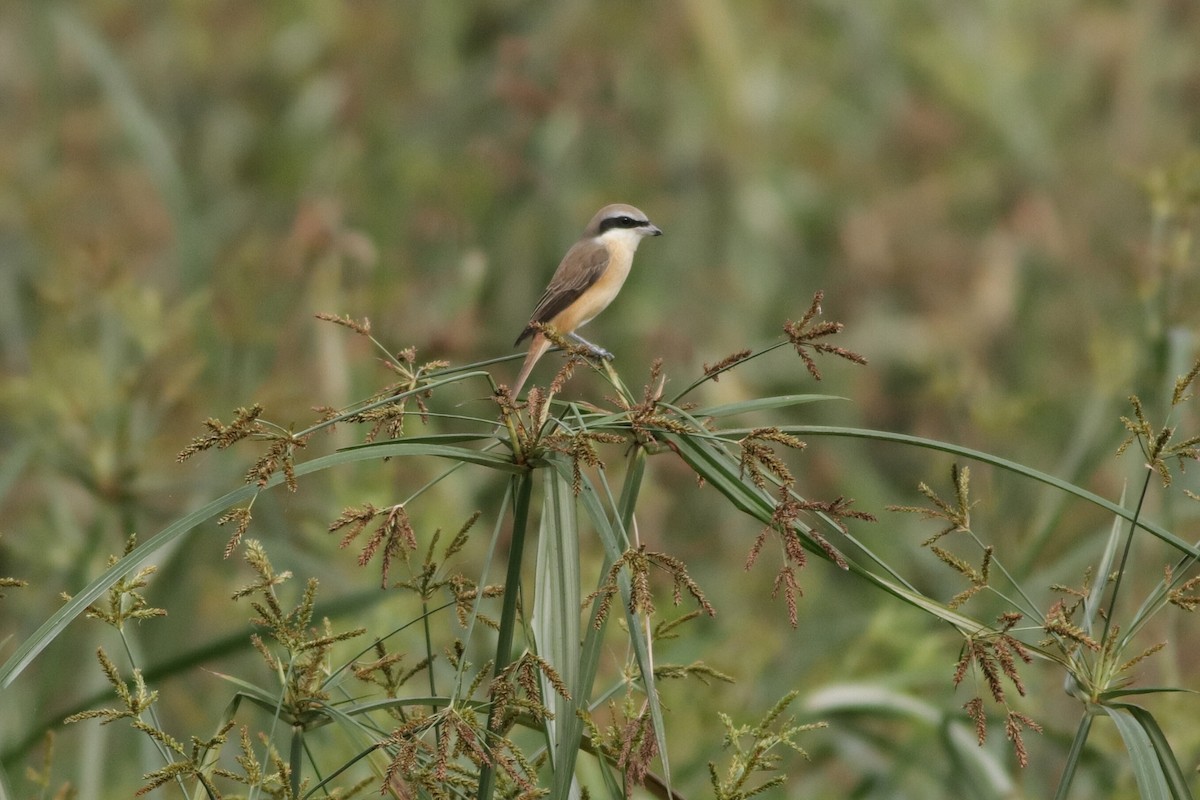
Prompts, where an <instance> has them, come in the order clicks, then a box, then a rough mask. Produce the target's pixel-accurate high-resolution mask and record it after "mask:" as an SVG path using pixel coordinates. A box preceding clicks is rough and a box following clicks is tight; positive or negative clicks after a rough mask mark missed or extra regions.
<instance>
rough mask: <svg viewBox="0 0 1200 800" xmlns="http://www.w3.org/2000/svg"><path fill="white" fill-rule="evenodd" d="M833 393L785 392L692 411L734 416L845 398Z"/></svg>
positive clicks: (697, 413)
mask: <svg viewBox="0 0 1200 800" xmlns="http://www.w3.org/2000/svg"><path fill="white" fill-rule="evenodd" d="M845 399H846V398H844V397H838V396H837V395H832V394H784V395H779V396H777V397H760V398H758V399H757V400H745V401H743V402H740V403H727V404H725V405H721V406H713V407H712V408H701V409H698V410H696V411H693V412H691V413H692V416H694V417H701V418H703V417H732V416H733V415H735V414H748V413H750V412H752V411H768V410H770V409H773V408H786V407H788V406H799V405H804V404H805V403H817V402H821V401H823V400H845Z"/></svg>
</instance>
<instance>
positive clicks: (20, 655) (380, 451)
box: [0, 442, 525, 688]
mask: <svg viewBox="0 0 1200 800" xmlns="http://www.w3.org/2000/svg"><path fill="white" fill-rule="evenodd" d="M400 456H435V457H438V458H447V459H450V460H453V461H467V462H469V463H472V464H477V465H480V466H485V467H488V468H490V469H495V470H499V471H501V472H509V473H520V472H523V471H524V469H525V468H524V467H520V466H517V465H515V464H513V463H512V461H511V460H510V459H508V458H507V457H505V456H502V455H496V454H492V453H486V452H481V451H479V450H471V449H469V448H465V447H452V446H449V445H439V444H409V443H404V442H385V443H382V444H378V445H366V446H361V447H352V448H347V449H345V450H339V451H338V452H336V453H331V454H330V455H327V456H321V457H320V458H314V459H313V460H311V461H305V462H303V463H301V464H297V465H296V476H297V477H301V476H304V475H307V474H310V473H313V472H320V471H321V470H326V469H330V468H332V467H336V466H339V465H341V464H349V463H352V462H355V461H367V460H371V459H379V458H395V457H400ZM282 482H283V475H282V474H280V473H277V474H275V475H274V476H272V477H271V479H270V480H269V481H267V484H266V486H264V487H262V489H268V488H271V487H273V486H278V485H279V484H280V483H282ZM258 491H260V488H259V487H258V486H242V487H240V488H238V489H234V490H233V491H232V492H228V493H227V494H224V495H222V496H220V497H218V498H217V499H215V500H212V501H211V502H209V503H206V504H205V505H203V506H201V507H200V508H198V509H196V510H195V511H193V512H191V513H190V514H187V515H185V516H183V517H181V518H179V519H177V520H176V521H175V522H172V523H171V524H170V525H168V526H167V527H165V528H163V529H162V530H161V531H159V532H158V533H156V534H155V535H154V536H152V537H150V538H149V539H147V540H146V541H145V542H143V543H142V544H140V545H138V546H137V547H136V548H135V549H134V550H133V551H132V552H131V553H129V555H127V556H125V557H124V558H122V559H121V560H120V561H118V562H117V563H116V564H114V565H113V566H111V567H109V568H108V569H106V570H105V571H104V572H102V573H101V574H100V575H99V576H98V577H97V578H95V579H94V580H92V582H91V583H89V584H88V585H87V586H85V587H84V588H83V589H82V590H80V591H79V592H78V593H76V594H75V595H74V596H73V597H72V598H71V599H70V600H69V601H68V602H67V603H66V604H65V605H64V606H63V607H62V608H60V609H59V610H58V611H56V612H55V613H54V614H52V615H51V616H50V618H49V619H47V620H46V621H45V622H44V623H42V625H41V627H39V628H38V629H37V630H36V631H34V632H33V633H32V634H30V636H29V638H27V639H26V640H25V641H24V642H22V643H21V646H20V647H18V648H17V650H16V652H14V653H13V654H12V655H11V656H10V657H9V659H8V660H7V661H6V662H4V666H3V667H0V688H4V687H7V686H9V685H10V684H11V683H12V682H13V680H15V679H16V677H17V676H18V675H20V674H21V672H22V671H23V670H24V669H25V667H27V666H29V664H30V662H32V661H33V660H34V659H35V658H36V657H37V655H38V654H39V653H41V652H42V650H44V649H46V647H47V646H48V645H49V644H50V642H52V641H54V639H55V638H56V637H57V636H58V635H59V634H60V633H62V631H63V629H64V628H66V626H67V624H68V623H70V621H71V620H73V619H75V617H77V616H79V615H80V614H81V613H83V611H84V610H85V609H86V608H87V607H88V606H89V605H91V604H92V603H93V602H95V601H96V599H97V598H98V597H100V595H102V594H104V592H106V591H107V590H108V587H110V586H112V584H113V583H114V582H116V581H117V580H119V579H121V578H123V577H125V576H126V575H129V574H130V573H132V572H133V571H134V570H136V569H137V568H138V567H140V566H141V565H142V564H143V563H145V562H146V561H147V560H148V559H149V558H150V557H151V556H153V555H154V554H155V553H157V552H158V551H159V550H161V549H162V548H164V547H166V546H167V545H169V544H171V543H172V542H174V541H175V540H176V539H178V538H180V537H181V536H183V535H185V534H187V533H188V532H189V531H191V530H192V529H193V528H195V527H196V526H197V525H199V524H201V523H203V522H207V521H208V520H210V519H212V518H214V517H216V516H218V515H219V514H221V513H222V512H224V511H226V510H228V509H230V508H232V507H233V506H236V505H238V504H239V503H241V502H243V501H245V500H249V499H250V498H251V497H253V496H254V494H255V493H256V492H258Z"/></svg>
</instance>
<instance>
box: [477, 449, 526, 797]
mask: <svg viewBox="0 0 1200 800" xmlns="http://www.w3.org/2000/svg"><path fill="white" fill-rule="evenodd" d="M513 484H514V485H513V498H514V500H513V527H512V543H511V545H510V547H509V551H508V570H507V571H506V573H505V578H504V602H503V605H502V607H501V611H500V630H499V632H498V633H497V634H496V655H495V662H496V665H495V668H494V669H493V670H492V675H494V676H495V675H499V674H500V673H502V672H503V671H504V670H505V669H507V668H508V665H509V664H511V663H512V646H513V637H514V633H515V632H516V629H517V599H518V597H519V596H520V584H521V560H522V557H523V556H524V554H525V542H526V540H527V539H528V538H529V498H530V495H532V494H533V475H532V474H531V473H530V472H528V471H525V472H524V473H523V474H521V475H518V476H514V477H513ZM495 714H496V707H495V706H494V705H493V706H492V707H491V710H489V712H488V721H487V730H489V731H490V730H492V720H493V719H495ZM495 788H496V772H495V769H494V768H493V766H492V765H491V764H486V763H485V764H484V765H483V767H482V768H481V769H480V771H479V788H478V791H477V792H476V794H475V796H476V797H477V798H478V800H491V798H492V795H493V793H494V792H495Z"/></svg>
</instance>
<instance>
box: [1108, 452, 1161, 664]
mask: <svg viewBox="0 0 1200 800" xmlns="http://www.w3.org/2000/svg"><path fill="white" fill-rule="evenodd" d="M1152 474H1153V472H1152V471H1151V469H1150V468H1149V467H1147V468H1146V480H1145V482H1144V483H1142V491H1141V493H1140V494H1139V495H1138V501H1137V506H1136V507H1135V508H1134V509H1133V519H1131V520H1130V521H1129V533H1128V534H1126V536H1125V550H1124V551H1123V552H1122V553H1121V563H1120V564H1119V565H1118V566H1117V579H1116V581H1115V582H1114V583H1113V590H1112V596H1111V597H1109V599H1108V611H1107V613H1105V615H1104V634H1103V635H1102V636H1101V637H1100V642H1101V644H1103V643H1104V642H1105V641H1107V640H1108V627H1109V625H1110V624H1112V618H1113V611H1114V610H1115V609H1116V607H1117V593H1118V592H1120V591H1121V579H1122V578H1123V577H1124V576H1125V562H1126V561H1128V560H1129V550H1130V548H1131V547H1132V546H1133V533H1134V531H1136V530H1137V524H1138V519H1139V518H1141V516H1142V504H1143V503H1145V502H1146V494H1147V493H1148V492H1149V491H1150V476H1151V475H1152ZM1101 579H1103V576H1101Z"/></svg>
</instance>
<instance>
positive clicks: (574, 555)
mask: <svg viewBox="0 0 1200 800" xmlns="http://www.w3.org/2000/svg"><path fill="white" fill-rule="evenodd" d="M542 474H543V476H544V480H543V484H542V485H543V487H544V496H543V500H542V518H541V529H540V532H539V533H538V551H537V566H536V571H535V573H534V574H535V578H534V592H535V594H534V603H533V620H532V628H533V635H534V641H535V642H536V644H537V652H538V655H540V656H541V657H542V658H544V659H546V660H547V661H548V662H550V665H551V666H552V667H554V669H555V671H556V672H558V674H559V677H561V678H562V680H563V682H564V683H565V684H566V685H567V688H568V690H569V691H570V692H571V697H572V699H571V700H567V699H565V698H563V697H562V696H561V695H559V694H558V693H557V692H555V691H554V689H553V687H551V686H550V683H549V681H547V680H546V679H545V678H544V677H543V679H542V698H543V702H544V703H545V704H546V706H547V707H548V708H549V709H550V710H551V711H552V712H554V719H552V720H547V721H546V732H547V736H548V744H549V748H550V750H549V752H550V763H551V766H552V768H555V770H556V774H555V776H554V782H555V785H558V784H560V783H561V782H562V780H565V781H566V785H567V786H570V776H569V775H568V776H563V778H562V779H560V776H559V775H558V774H557V768H558V767H559V766H560V765H562V764H564V763H565V759H564V757H563V756H564V753H565V752H566V751H567V750H568V749H574V748H577V747H578V746H579V741H578V738H576V739H575V740H574V741H572V740H571V737H570V734H571V730H570V729H571V727H572V726H570V725H568V724H566V723H567V721H568V720H571V719H574V718H575V701H574V698H576V697H578V696H579V693H580V688H581V687H580V686H579V638H580V630H579V598H580V597H581V592H580V575H579V525H578V522H577V520H576V516H575V498H574V497H573V496H572V494H571V485H570V483H569V482H567V481H566V480H565V479H564V477H563V476H562V475H561V474H560V473H558V472H557V471H556V470H552V469H546V470H542Z"/></svg>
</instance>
